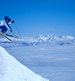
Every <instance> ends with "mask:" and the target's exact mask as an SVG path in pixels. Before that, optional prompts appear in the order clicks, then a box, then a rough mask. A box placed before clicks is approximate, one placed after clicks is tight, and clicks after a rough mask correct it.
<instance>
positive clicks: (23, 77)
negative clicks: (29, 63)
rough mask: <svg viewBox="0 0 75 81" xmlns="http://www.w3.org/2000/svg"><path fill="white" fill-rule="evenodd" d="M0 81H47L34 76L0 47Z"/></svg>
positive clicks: (36, 75)
mask: <svg viewBox="0 0 75 81" xmlns="http://www.w3.org/2000/svg"><path fill="white" fill-rule="evenodd" d="M0 81H49V80H47V79H45V78H42V77H41V76H40V75H38V74H35V73H34V72H32V71H31V70H30V69H28V68H27V67H25V66H24V65H22V64H21V63H20V62H19V61H17V60H16V59H15V58H14V57H12V56H11V55H9V54H8V53H7V52H6V51H5V49H4V48H2V47H0Z"/></svg>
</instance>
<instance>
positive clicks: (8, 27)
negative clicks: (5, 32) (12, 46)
mask: <svg viewBox="0 0 75 81" xmlns="http://www.w3.org/2000/svg"><path fill="white" fill-rule="evenodd" d="M5 26H6V27H7V29H9V30H10V31H11V32H12V28H11V27H10V25H9V23H8V22H7V21H5Z"/></svg>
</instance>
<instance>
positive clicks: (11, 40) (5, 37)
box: [0, 34, 13, 42]
mask: <svg viewBox="0 0 75 81" xmlns="http://www.w3.org/2000/svg"><path fill="white" fill-rule="evenodd" d="M0 35H2V36H3V37H5V38H7V39H8V40H9V41H11V42H13V41H12V40H11V39H10V38H8V37H7V36H5V35H3V34H0Z"/></svg>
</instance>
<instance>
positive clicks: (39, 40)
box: [0, 34, 75, 45]
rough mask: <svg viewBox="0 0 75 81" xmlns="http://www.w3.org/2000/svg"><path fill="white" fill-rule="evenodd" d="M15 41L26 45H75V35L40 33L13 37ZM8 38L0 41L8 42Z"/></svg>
mask: <svg viewBox="0 0 75 81" xmlns="http://www.w3.org/2000/svg"><path fill="white" fill-rule="evenodd" d="M11 39H12V40H13V41H16V42H17V43H18V42H19V43H20V44H24V45H40V44H48V45H75V37H73V36H68V35H67V36H54V35H44V34H41V35H38V36H37V37H23V38H22V39H20V38H11ZM7 41H9V40H7V39H6V38H2V39H0V42H7Z"/></svg>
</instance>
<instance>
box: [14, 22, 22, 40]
mask: <svg viewBox="0 0 75 81" xmlns="http://www.w3.org/2000/svg"><path fill="white" fill-rule="evenodd" d="M14 26H15V28H16V31H17V33H18V35H19V36H20V38H21V39H22V36H21V34H20V32H19V30H18V28H17V26H16V24H15V23H14Z"/></svg>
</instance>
